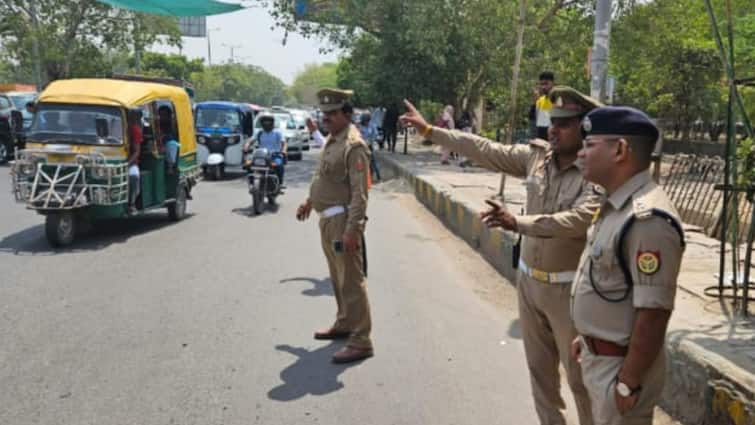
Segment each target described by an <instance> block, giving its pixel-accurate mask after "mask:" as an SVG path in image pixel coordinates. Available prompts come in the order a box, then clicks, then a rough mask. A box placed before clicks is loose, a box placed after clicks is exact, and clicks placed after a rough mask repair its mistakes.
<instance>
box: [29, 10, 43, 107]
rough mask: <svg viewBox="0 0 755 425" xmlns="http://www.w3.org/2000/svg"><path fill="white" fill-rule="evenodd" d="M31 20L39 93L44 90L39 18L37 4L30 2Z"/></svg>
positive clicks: (35, 72)
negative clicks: (40, 55)
mask: <svg viewBox="0 0 755 425" xmlns="http://www.w3.org/2000/svg"><path fill="white" fill-rule="evenodd" d="M29 19H30V20H31V24H32V29H33V32H34V37H33V38H32V41H31V54H32V55H33V56H34V83H35V84H36V86H37V91H38V92H39V91H41V90H42V65H41V63H40V62H41V61H42V58H40V57H39V18H38V17H37V3H36V2H35V1H32V2H29Z"/></svg>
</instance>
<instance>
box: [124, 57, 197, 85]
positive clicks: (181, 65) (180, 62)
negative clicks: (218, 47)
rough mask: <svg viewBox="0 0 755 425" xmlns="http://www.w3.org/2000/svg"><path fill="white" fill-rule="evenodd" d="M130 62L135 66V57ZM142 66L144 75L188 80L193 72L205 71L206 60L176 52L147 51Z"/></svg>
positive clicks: (142, 59)
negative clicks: (166, 53) (190, 57)
mask: <svg viewBox="0 0 755 425" xmlns="http://www.w3.org/2000/svg"><path fill="white" fill-rule="evenodd" d="M129 63H130V65H131V67H134V66H135V61H134V58H133V57H132V58H131V59H130V61H129ZM141 67H142V73H143V74H144V75H149V76H152V77H168V78H175V79H179V80H186V79H188V78H189V77H190V76H191V74H193V73H201V72H203V71H204V61H203V60H202V59H191V60H190V59H188V58H187V57H186V56H182V55H176V54H171V55H165V54H161V53H154V52H146V53H144V55H142V58H141Z"/></svg>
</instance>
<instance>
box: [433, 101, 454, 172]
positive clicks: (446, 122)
mask: <svg viewBox="0 0 755 425" xmlns="http://www.w3.org/2000/svg"><path fill="white" fill-rule="evenodd" d="M435 126H436V127H438V128H442V129H445V130H453V129H454V128H456V123H455V122H454V107H453V106H451V105H446V106H445V107H444V108H443V112H441V113H440V116H439V117H438V119H437V120H435ZM451 154H452V152H451V150H450V149H449V148H447V147H445V146H443V147H442V148H441V154H440V163H441V164H443V165H448V164H450V162H449V161H448V158H449V157H450V156H451Z"/></svg>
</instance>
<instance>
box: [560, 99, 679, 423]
mask: <svg viewBox="0 0 755 425" xmlns="http://www.w3.org/2000/svg"><path fill="white" fill-rule="evenodd" d="M582 127H583V129H584V131H585V133H586V134H587V137H586V138H585V141H584V148H583V149H582V150H581V151H580V152H579V158H580V160H581V161H582V164H583V168H582V174H583V175H584V177H585V179H587V180H589V181H591V182H593V183H595V184H599V185H601V186H602V187H603V188H605V192H606V196H607V198H606V199H605V200H604V202H603V203H602V206H601V208H600V210H599V213H598V214H596V216H595V220H594V224H593V225H592V227H591V228H590V231H589V233H588V234H589V237H588V240H587V246H585V249H584V252H583V253H582V259H581V261H580V265H579V269H578V272H577V277H576V279H575V280H574V285H573V287H572V317H573V319H574V324H575V326H576V328H577V331H578V332H579V337H577V338H575V340H574V342H573V345H572V353H573V356H574V357H575V358H576V359H578V360H579V361H580V362H581V365H582V376H583V379H584V383H585V386H586V387H587V390H588V392H589V393H590V399H591V400H592V411H593V418H594V419H595V424H597V425H624V424H632V425H635V424H636V425H651V424H652V423H653V410H654V407H655V405H656V403H657V402H658V399H659V398H660V396H661V391H662V390H663V383H664V378H665V375H666V353H665V346H664V344H665V336H666V327H667V325H668V321H669V318H670V316H671V311H672V310H673V308H674V297H675V295H676V284H677V277H678V275H679V267H680V264H681V260H682V254H683V252H684V233H683V231H682V227H681V220H680V219H679V216H678V214H677V212H676V210H675V209H674V206H673V204H672V202H671V201H670V200H669V199H668V197H667V196H666V193H665V192H664V191H663V189H662V188H661V187H660V186H658V185H657V184H656V183H655V182H653V180H652V178H651V176H650V172H649V167H650V164H651V155H652V153H653V149H654V147H655V143H656V141H657V140H658V128H657V127H656V126H655V124H654V123H653V122H652V121H651V120H650V118H649V117H648V116H647V115H646V114H645V113H643V112H642V111H639V110H637V109H634V108H628V107H605V108H599V109H595V110H593V111H592V112H590V113H589V114H587V117H586V118H585V119H584V122H583V124H582Z"/></svg>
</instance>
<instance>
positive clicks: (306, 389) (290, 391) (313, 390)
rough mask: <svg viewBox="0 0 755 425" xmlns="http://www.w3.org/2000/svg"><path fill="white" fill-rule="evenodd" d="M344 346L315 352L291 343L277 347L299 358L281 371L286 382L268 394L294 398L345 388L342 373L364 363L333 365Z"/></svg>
mask: <svg viewBox="0 0 755 425" xmlns="http://www.w3.org/2000/svg"><path fill="white" fill-rule="evenodd" d="M340 347H341V344H340V343H336V342H333V343H331V344H329V345H326V346H324V347H321V348H318V349H315V350H312V351H309V350H307V349H306V348H297V347H292V346H290V345H287V344H283V345H278V346H276V347H275V349H276V350H278V351H283V352H285V353H289V354H291V355H294V356H296V357H297V359H296V361H295V362H294V363H293V364H292V365H290V366H288V367H287V368H285V369H283V371H282V372H281V373H280V377H281V380H283V383H282V384H281V385H278V386H277V387H275V388H273V389H272V390H270V391H269V392H268V393H267V396H268V398H270V399H271V400H277V401H293V400H297V399H300V398H302V397H304V396H306V395H314V396H320V395H325V394H330V393H332V392H334V391H338V390H340V389H341V388H343V382H341V381H339V380H338V375H340V374H341V373H343V372H344V371H345V370H346V369H348V368H349V367H352V366H356V365H358V364H360V363H361V362H356V363H352V364H348V365H335V364H332V363H331V362H330V358H331V357H332V356H333V354H335V352H336V351H338V349H339V348H340Z"/></svg>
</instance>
